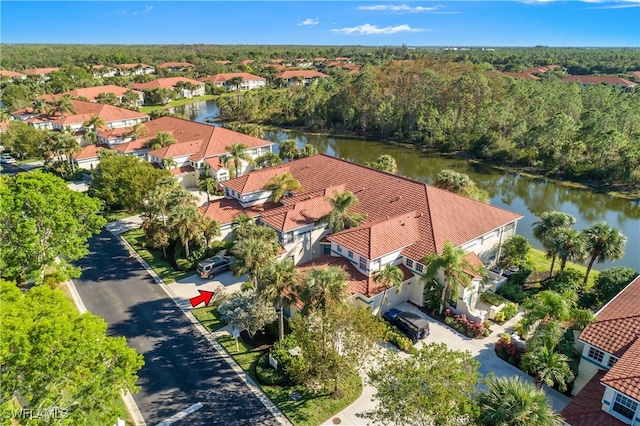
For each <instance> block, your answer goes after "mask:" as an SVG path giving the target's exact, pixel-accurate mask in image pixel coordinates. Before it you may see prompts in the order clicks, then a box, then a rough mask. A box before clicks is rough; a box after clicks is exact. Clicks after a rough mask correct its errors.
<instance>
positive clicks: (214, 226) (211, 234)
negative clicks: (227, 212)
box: [202, 217, 221, 248]
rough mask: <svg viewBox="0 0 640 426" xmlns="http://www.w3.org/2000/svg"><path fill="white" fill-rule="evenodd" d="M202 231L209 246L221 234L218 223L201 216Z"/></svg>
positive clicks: (209, 246)
mask: <svg viewBox="0 0 640 426" xmlns="http://www.w3.org/2000/svg"><path fill="white" fill-rule="evenodd" d="M202 232H203V234H204V240H205V241H206V243H207V247H208V248H211V245H212V243H213V240H214V239H215V238H216V237H219V236H220V235H221V233H220V223H219V222H218V221H216V220H213V219H211V218H209V217H203V218H202Z"/></svg>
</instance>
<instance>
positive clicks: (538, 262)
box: [529, 248, 600, 288]
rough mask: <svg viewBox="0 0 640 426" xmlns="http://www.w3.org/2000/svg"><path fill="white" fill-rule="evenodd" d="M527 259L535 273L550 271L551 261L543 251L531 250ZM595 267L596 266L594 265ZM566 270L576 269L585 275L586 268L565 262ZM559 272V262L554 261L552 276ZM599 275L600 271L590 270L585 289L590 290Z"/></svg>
mask: <svg viewBox="0 0 640 426" xmlns="http://www.w3.org/2000/svg"><path fill="white" fill-rule="evenodd" d="M529 259H530V260H531V262H532V263H533V268H534V270H536V271H547V272H548V271H549V269H551V259H547V257H546V256H545V253H544V251H542V250H538V249H534V248H532V249H531V252H530V253H529ZM594 266H596V265H594ZM566 267H567V268H573V269H577V270H578V271H580V272H582V273H583V274H585V273H586V272H587V267H586V266H584V265H581V264H579V263H573V262H567V266H566ZM559 270H560V260H559V259H556V264H555V267H554V269H553V272H554V274H555V273H557V272H558V271H559ZM598 275H600V271H597V270H596V269H591V273H590V274H589V281H588V282H587V288H591V287H592V286H593V284H594V282H595V280H596V278H597V277H598Z"/></svg>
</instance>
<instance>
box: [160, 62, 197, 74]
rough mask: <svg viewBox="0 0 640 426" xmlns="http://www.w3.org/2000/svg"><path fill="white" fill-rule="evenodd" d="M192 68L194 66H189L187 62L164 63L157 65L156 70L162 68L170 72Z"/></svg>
mask: <svg viewBox="0 0 640 426" xmlns="http://www.w3.org/2000/svg"><path fill="white" fill-rule="evenodd" d="M193 67H195V65H193V64H190V63H189V62H164V63H162V64H160V65H158V68H164V69H166V70H169V71H171V72H177V71H186V70H188V69H190V68H193Z"/></svg>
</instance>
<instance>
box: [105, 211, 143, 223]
mask: <svg viewBox="0 0 640 426" xmlns="http://www.w3.org/2000/svg"><path fill="white" fill-rule="evenodd" d="M133 215H135V213H131V212H128V211H126V210H103V211H102V217H104V218H105V219H107V222H113V221H114V220H120V219H124V218H125V217H129V216H133Z"/></svg>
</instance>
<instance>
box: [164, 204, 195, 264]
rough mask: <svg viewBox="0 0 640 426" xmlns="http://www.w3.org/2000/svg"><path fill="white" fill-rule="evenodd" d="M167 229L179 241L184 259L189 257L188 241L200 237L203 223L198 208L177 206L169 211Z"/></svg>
mask: <svg viewBox="0 0 640 426" xmlns="http://www.w3.org/2000/svg"><path fill="white" fill-rule="evenodd" d="M169 227H170V229H171V231H172V232H173V234H174V235H175V236H176V237H177V238H178V239H180V242H181V243H182V246H183V247H184V254H185V257H187V258H188V257H189V241H191V240H195V239H198V238H201V237H202V231H203V223H202V216H201V215H200V212H199V211H198V208H197V207H196V206H194V205H189V204H178V205H177V206H175V207H174V208H173V209H172V210H171V216H170V218H169Z"/></svg>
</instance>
